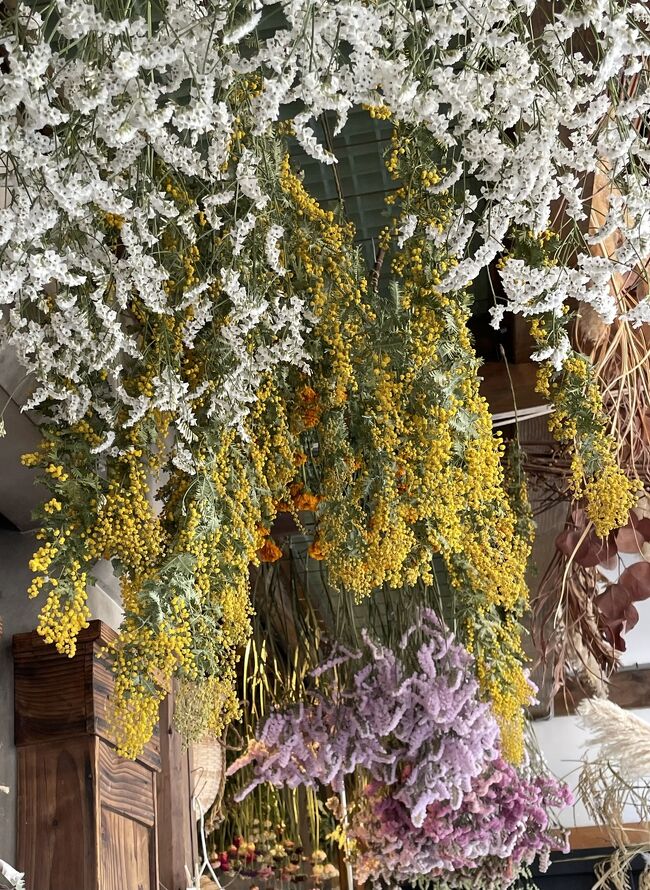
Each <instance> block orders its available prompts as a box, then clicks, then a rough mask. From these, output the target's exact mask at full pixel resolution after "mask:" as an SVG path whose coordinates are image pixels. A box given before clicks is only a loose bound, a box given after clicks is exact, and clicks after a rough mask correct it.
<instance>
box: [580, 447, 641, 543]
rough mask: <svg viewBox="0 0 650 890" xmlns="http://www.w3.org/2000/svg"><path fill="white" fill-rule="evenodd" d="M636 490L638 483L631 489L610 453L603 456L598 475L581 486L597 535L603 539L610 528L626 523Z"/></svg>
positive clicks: (634, 503)
mask: <svg viewBox="0 0 650 890" xmlns="http://www.w3.org/2000/svg"><path fill="white" fill-rule="evenodd" d="M637 488H638V489H642V485H641V483H637V486H636V487H635V485H634V483H633V482H632V481H631V480H630V479H628V477H627V476H626V475H625V473H624V472H623V470H622V469H621V468H620V467H619V466H618V464H617V463H616V461H615V460H614V457H613V455H612V454H611V452H610V454H609V455H606V456H605V457H604V460H603V466H602V468H601V470H600V472H599V473H597V474H596V475H595V476H594V477H593V478H592V479H591V480H590V481H589V482H587V484H586V485H585V487H584V497H585V500H586V502H587V508H586V509H587V516H588V517H589V519H590V520H591V521H592V522H593V524H594V530H595V532H596V534H597V535H599V536H600V537H601V538H605V537H607V535H608V534H609V533H610V531H612V529H615V528H620V527H621V526H623V525H625V524H626V523H627V521H628V518H629V515H630V510H631V509H632V508H633V507H634V506H635V505H636V502H637V497H638V493H639V492H638V491H637Z"/></svg>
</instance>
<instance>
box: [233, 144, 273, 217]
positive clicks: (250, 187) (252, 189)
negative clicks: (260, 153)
mask: <svg viewBox="0 0 650 890" xmlns="http://www.w3.org/2000/svg"><path fill="white" fill-rule="evenodd" d="M258 167H259V158H257V157H256V156H255V155H254V154H253V152H252V151H251V150H250V149H248V148H244V149H243V151H242V153H241V157H240V158H239V162H238V164H237V172H236V178H237V185H238V186H239V189H240V191H241V192H242V194H244V195H245V196H246V197H247V198H248V199H249V200H251V201H252V202H253V206H254V207H255V209H256V210H262V209H263V208H264V207H266V205H267V204H268V203H269V197H268V195H265V194H264V192H263V191H262V188H261V186H260V182H259V178H258Z"/></svg>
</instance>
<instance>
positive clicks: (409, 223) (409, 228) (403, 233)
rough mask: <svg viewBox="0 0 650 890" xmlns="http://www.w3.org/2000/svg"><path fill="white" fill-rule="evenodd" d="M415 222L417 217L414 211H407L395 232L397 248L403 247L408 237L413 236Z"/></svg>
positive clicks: (416, 222)
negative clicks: (396, 232)
mask: <svg viewBox="0 0 650 890" xmlns="http://www.w3.org/2000/svg"><path fill="white" fill-rule="evenodd" d="M417 224H418V218H417V216H416V215H415V214H414V213H409V214H407V215H406V217H404V219H403V220H402V223H401V225H400V227H399V231H398V234H397V246H398V247H399V248H402V247H404V245H405V244H406V242H407V241H408V240H409V238H412V237H413V235H414V234H415V229H416V227H417Z"/></svg>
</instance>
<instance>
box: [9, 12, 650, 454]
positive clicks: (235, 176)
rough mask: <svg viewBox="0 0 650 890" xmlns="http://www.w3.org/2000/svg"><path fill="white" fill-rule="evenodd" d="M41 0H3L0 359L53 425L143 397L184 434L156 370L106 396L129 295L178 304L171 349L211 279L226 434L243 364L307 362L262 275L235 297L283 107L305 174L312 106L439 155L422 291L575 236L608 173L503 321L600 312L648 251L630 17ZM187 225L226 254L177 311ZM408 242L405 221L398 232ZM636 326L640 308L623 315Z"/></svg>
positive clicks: (282, 304) (118, 368) (301, 335)
mask: <svg viewBox="0 0 650 890" xmlns="http://www.w3.org/2000/svg"><path fill="white" fill-rule="evenodd" d="M52 6H53V7H55V11H52V10H51V11H50V14H49V15H48V17H47V21H44V20H43V19H42V18H41V17H39V14H38V13H37V12H36V11H35V10H34V8H33V7H32V6H31V5H27V4H23V3H21V2H19V3H18V4H17V12H16V15H15V16H14V15H12V16H8V17H6V18H5V20H4V24H3V25H2V26H0V27H1V28H2V29H3V30H0V50H1V52H0V60H2V66H3V74H2V78H1V79H0V155H1V157H2V158H3V161H4V167H6V182H7V190H8V194H9V200H8V202H7V206H5V208H4V209H3V210H0V304H2V306H3V307H4V308H3V310H2V311H3V316H2V322H1V328H0V345H1V344H2V343H3V342H4V343H8V344H11V345H12V346H13V347H14V348H15V350H16V353H17V355H18V356H19V359H20V361H21V362H22V363H23V364H24V365H25V367H26V369H27V370H28V371H30V372H31V373H32V374H33V375H34V377H35V379H36V381H37V387H36V391H35V393H34V394H33V397H32V399H31V401H30V405H32V406H36V405H38V404H39V403H42V402H43V401H45V400H47V401H48V403H49V404H52V403H54V404H56V405H58V408H57V409H56V410H54V409H52V410H53V416H54V419H57V418H58V419H61V420H65V421H66V422H68V423H74V422H76V421H77V420H79V419H80V418H81V417H83V415H84V414H85V413H86V411H88V410H89V408H92V409H93V410H94V411H95V412H96V413H97V414H98V415H99V416H100V417H102V418H104V420H105V422H106V425H107V430H110V427H111V426H112V425H114V424H115V423H116V418H117V414H118V410H119V409H122V408H126V409H127V412H128V416H129V418H130V421H129V422H134V418H136V417H137V416H142V413H143V412H144V411H145V410H146V408H147V406H148V405H158V406H165V410H172V411H175V412H176V411H178V412H179V413H178V418H179V431H181V427H182V429H185V430H186V435H185V438H186V439H187V438H188V435H189V434H190V433H191V426H192V415H191V411H189V410H185V409H183V412H181V411H180V406H181V405H182V404H183V403H184V402H187V401H188V399H190V398H191V394H190V393H188V392H186V391H185V389H183V387H181V388H180V389H179V386H180V383H179V381H178V380H177V379H176V378H175V377H174V376H173V374H171V372H165V370H164V369H161V371H160V373H159V374H158V375H157V376H156V386H157V388H158V390H157V392H156V393H155V394H154V396H139V397H137V398H136V397H134V396H129V395H128V394H127V393H126V391H125V389H124V387H123V385H122V382H121V377H122V373H123V368H124V367H125V365H126V363H127V362H128V361H129V358H130V357H131V358H133V357H136V356H137V355H138V353H139V351H140V350H141V349H142V344H141V343H139V342H137V339H136V338H135V337H134V335H133V330H134V325H133V324H132V315H131V302H132V300H133V298H134V296H137V298H138V299H139V300H140V301H141V302H142V303H143V305H144V306H146V307H147V309H148V310H149V311H151V312H154V313H157V314H158V315H160V316H163V317H164V316H170V317H171V316H175V315H176V314H177V313H178V312H179V311H182V312H185V313H188V312H189V316H188V317H189V321H187V323H186V324H185V326H184V330H183V337H184V342H185V343H186V344H191V343H193V342H195V340H196V338H197V337H198V336H199V335H200V334H201V331H203V330H208V329H210V326H211V325H214V306H213V304H212V302H211V300H212V299H213V298H211V293H212V292H211V290H210V288H211V287H212V286H213V285H214V284H215V283H218V282H221V287H222V291H221V296H220V297H219V299H220V300H224V299H227V300H229V301H230V307H229V312H230V315H229V316H227V319H226V322H225V324H224V326H223V328H222V329H221V330H220V331H216V333H215V336H216V337H217V340H218V342H219V343H221V344H222V346H223V374H222V379H221V380H220V381H219V382H218V387H217V389H216V391H215V393H214V394H213V396H212V400H213V401H212V411H213V413H214V414H215V415H218V416H219V417H221V418H222V419H223V420H224V421H225V422H228V423H234V424H240V423H241V420H242V418H243V417H244V416H245V413H246V411H247V406H249V404H250V401H251V399H252V398H253V394H254V391H255V387H256V384H257V382H258V381H259V375H260V374H261V373H263V371H264V370H265V369H269V368H271V367H274V366H276V365H277V364H282V363H286V364H287V365H296V366H298V367H307V365H308V349H307V348H306V346H305V343H306V337H307V335H308V332H309V330H310V325H311V320H310V315H309V307H308V302H307V300H306V299H305V300H303V299H301V298H300V297H299V296H295V295H294V296H292V297H291V298H290V299H288V298H283V297H282V296H280V295H278V293H279V292H275V291H273V292H272V291H270V290H269V289H268V288H269V287H273V285H268V276H266V277H265V276H263V275H260V276H258V277H259V280H260V282H261V281H262V280H264V281H266V282H267V283H266V284H265V285H264V286H263V287H262V285H260V287H259V288H256V286H253V285H252V284H249V283H247V284H246V285H244V284H243V280H244V275H243V273H244V270H247V269H248V270H250V268H251V265H252V264H251V261H250V257H249V252H250V251H251V250H252V246H251V245H252V244H253V242H259V240H260V238H261V242H262V246H263V247H262V249H263V253H264V255H265V257H266V264H267V268H268V271H269V272H270V273H271V278H274V279H275V281H276V282H277V281H278V277H279V278H281V279H282V278H283V275H284V272H285V269H284V266H283V264H282V262H281V254H280V250H279V248H278V241H279V240H280V239H281V238H282V235H283V229H282V226H281V219H280V218H276V217H275V216H274V209H273V207H274V205H273V202H272V200H271V196H270V195H269V193H268V191H267V190H265V187H264V175H265V173H264V171H265V169H266V162H267V160H268V158H267V155H266V154H265V153H266V152H267V150H268V146H269V141H268V135H269V129H270V127H271V125H272V124H274V123H276V122H277V121H278V120H280V119H281V118H282V117H286V116H287V115H288V114H289V113H293V114H294V128H295V132H296V136H297V139H298V141H299V143H300V144H301V146H302V147H303V149H304V150H305V151H306V152H307V153H309V154H310V155H311V156H312V157H314V158H315V159H317V160H318V161H320V162H322V163H333V162H334V161H335V158H334V157H333V156H332V155H331V154H330V153H329V152H328V151H327V150H326V148H325V147H323V146H321V145H320V144H319V143H318V140H317V139H316V137H315V134H314V129H313V121H314V120H315V119H316V118H317V117H318V116H319V115H321V114H322V113H324V112H330V113H333V114H334V115H335V116H336V118H337V128H336V132H339V131H340V130H341V128H342V127H343V126H344V125H345V122H346V118H347V115H348V113H349V111H350V110H351V109H352V108H353V107H356V106H358V105H360V104H362V103H366V104H371V105H383V106H386V107H387V108H389V109H390V111H391V112H392V114H393V116H394V118H395V119H396V120H398V121H404V122H407V123H409V124H413V125H420V126H422V127H423V128H426V130H427V131H428V132H429V133H430V134H432V135H433V136H434V137H435V138H436V139H437V140H438V141H439V143H440V145H441V146H443V147H444V149H445V151H446V153H447V167H448V169H449V170H451V171H452V173H451V174H450V176H449V177H448V181H447V182H446V183H445V185H446V186H447V187H454V183H459V182H462V183H463V188H464V189H465V191H464V196H461V197H460V198H459V199H458V200H457V201H456V204H455V208H456V209H455V211H454V212H453V213H452V214H451V218H450V220H449V223H448V226H447V228H446V230H445V231H443V232H440V231H436V232H430V236H431V237H433V238H435V239H436V240H437V241H439V242H440V241H441V240H443V239H446V241H447V243H448V246H449V249H450V250H451V251H452V253H454V254H456V256H457V257H458V260H459V262H458V264H457V265H456V266H455V267H453V268H452V269H451V270H450V272H449V273H448V275H447V276H446V278H445V279H444V281H443V284H442V287H443V288H446V289H447V290H452V289H455V288H459V287H461V286H464V285H465V284H466V283H467V282H468V281H470V280H471V279H472V278H474V277H475V275H476V274H477V273H478V272H479V271H480V270H481V268H483V267H485V266H486V265H487V264H488V263H490V262H491V261H492V260H493V259H494V258H495V256H497V255H498V254H499V253H500V252H501V251H502V250H503V248H504V243H505V241H506V239H507V237H508V233H509V232H510V231H511V230H512V228H513V227H525V228H526V229H529V230H532V231H533V232H534V233H540V232H542V231H543V230H544V229H546V228H547V227H548V226H549V225H550V224H551V223H552V222H553V220H554V218H557V216H558V214H561V215H562V216H563V217H564V219H565V221H568V223H569V224H570V225H571V226H573V231H574V235H575V237H576V238H578V235H579V233H580V232H581V231H582V232H584V229H585V220H586V219H587V218H588V212H589V207H588V203H587V202H586V201H585V198H584V190H585V184H586V183H587V182H588V180H589V177H590V176H593V175H594V173H596V172H597V171H598V172H600V173H602V172H603V170H605V171H607V174H608V176H609V177H610V179H611V180H612V181H615V183H616V195H615V197H614V198H612V201H611V202H610V203H611V208H610V213H609V216H608V219H607V220H606V221H605V222H604V224H603V226H602V228H601V230H600V231H598V232H595V233H592V234H591V235H590V236H588V237H587V238H586V237H585V236H584V235H579V243H576V247H575V250H574V251H573V253H574V254H575V252H576V251H577V256H578V262H577V265H574V266H573V267H572V268H569V267H555V268H553V269H549V270H543V271H541V272H540V271H539V270H533V269H530V268H525V267H524V266H523V265H522V264H521V263H518V262H515V261H511V262H509V263H508V264H507V265H506V268H505V269H504V287H505V291H506V295H507V307H506V308H507V309H509V310H511V311H515V312H523V313H525V314H531V313H535V312H539V311H540V310H541V308H542V307H545V308H546V309H553V310H554V311H559V310H560V307H561V306H562V304H563V303H564V302H565V301H566V300H567V299H570V298H574V299H575V298H577V299H580V300H586V301H588V302H590V303H591V304H592V305H593V306H594V307H595V308H596V309H597V310H598V311H599V312H600V313H601V315H602V316H603V318H605V319H606V320H608V321H611V319H612V317H613V316H614V314H615V312H616V305H615V302H614V300H613V298H612V296H611V294H610V293H609V288H608V280H609V278H610V277H611V274H612V271H613V269H614V267H615V268H616V271H617V272H618V273H620V274H625V273H626V272H628V271H629V272H631V271H632V270H634V269H635V268H636V267H637V266H638V264H639V258H644V257H647V256H648V253H649V251H650V216H649V213H648V211H649V206H650V190H649V187H648V183H649V177H648V169H649V167H650V149H649V148H648V142H647V128H646V124H647V115H648V111H649V110H650V77H649V73H648V59H649V39H648V32H649V28H650V15H649V14H648V10H647V7H646V5H645V4H643V3H628V2H625V0H567V2H566V3H565V4H563V6H562V7H561V8H558V7H554V5H552V4H548V3H546V2H538V3H536V2H535V0H432V2H431V3H428V4H424V5H423V6H422V7H421V8H417V9H416V8H414V7H413V5H412V3H411V2H410V0H381V2H375V0H320V2H318V3H315V2H313V0H280V2H279V3H278V4H271V3H270V2H268V0H249V2H246V3H242V2H239V0H231V2H225V3H221V4H212V5H209V6H208V7H206V5H205V4H203V3H201V2H198V0H167V2H165V3H163V4H162V6H163V10H164V15H163V17H162V20H161V21H159V22H147V21H145V20H144V19H141V18H138V17H132V18H129V19H128V20H122V19H121V17H120V14H119V10H121V9H123V8H124V7H123V5H122V4H117V3H115V4H114V9H112V4H111V2H110V0H107V2H104V3H103V4H102V5H101V8H102V12H100V11H98V8H97V7H96V6H95V5H93V4H92V3H87V2H83V0H56V3H54V4H52ZM276 7H281V9H280V10H279V11H278V10H277V9H276ZM279 13H281V14H279ZM57 16H58V18H57ZM274 22H278V23H279V24H277V25H276V26H275V27H273V23H274ZM254 31H256V39H255V41H252V40H251V39H250V37H251V35H252V33H253V32H254ZM259 73H262V74H263V76H262V77H261V78H259V85H258V91H257V93H256V94H255V96H254V98H253V99H252V102H251V106H252V112H251V114H252V121H251V122H250V130H251V132H252V134H253V137H254V138H253V139H252V140H251V143H250V147H248V148H246V149H245V150H244V151H243V153H242V155H241V157H240V160H239V162H238V164H237V166H236V170H234V171H231V172H227V171H228V169H229V168H228V164H227V161H228V157H229V146H230V144H231V139H232V138H233V134H234V132H235V130H236V128H237V127H238V126H239V124H238V121H237V110H236V108H235V106H234V104H233V100H232V96H233V94H234V93H235V92H236V89H235V87H236V85H237V84H238V83H240V82H241V80H242V79H243V78H246V77H254V76H255V75H256V74H259ZM613 96H616V97H617V100H616V101H613V100H612V97H613ZM296 108H299V109H300V110H299V112H298V113H297V115H296V112H295V109H296ZM644 120H645V121H646V124H644V123H643V122H644ZM159 163H162V164H164V165H166V168H167V169H171V170H174V171H178V173H179V174H181V175H183V176H186V177H192V178H193V180H194V181H196V182H200V183H201V189H200V190H201V192H202V194H203V198H202V199H201V201H200V202H199V203H195V204H194V205H193V206H190V207H188V208H187V210H184V211H183V212H181V211H180V210H179V207H178V205H177V203H175V202H174V201H173V200H172V199H171V198H170V196H169V195H168V194H167V193H166V191H165V190H164V189H163V187H162V185H161V182H160V177H159V174H158V172H157V165H158V164H159ZM199 211H201V212H203V213H204V214H205V217H206V219H207V221H208V223H209V224H210V226H212V227H213V228H214V229H215V230H216V231H220V232H221V234H223V235H228V238H227V239H225V240H224V242H223V243H227V244H229V245H230V247H229V250H230V254H229V255H228V256H225V255H224V256H222V257H221V261H220V266H219V267H220V268H221V269H222V272H221V273H220V274H219V275H214V276H213V277H212V278H211V279H210V280H207V279H206V281H204V282H202V285H203V286H197V287H194V288H190V289H189V290H188V291H187V292H186V293H185V295H184V299H183V302H182V305H179V304H176V303H174V302H173V301H172V300H171V299H170V296H169V293H168V290H167V289H166V287H165V282H166V281H167V280H168V278H169V274H170V273H169V269H168V268H167V266H166V265H165V263H164V261H163V259H162V255H163V253H164V251H163V249H162V243H163V238H164V235H165V232H166V231H168V230H169V229H171V227H176V228H178V229H179V230H180V231H181V232H183V233H185V236H186V237H187V238H188V239H190V240H191V238H192V231H193V228H192V225H191V220H192V219H193V217H194V215H195V214H196V213H198V212H199ZM106 215H112V216H114V217H119V219H120V220H121V227H120V231H119V238H120V249H119V250H116V249H115V244H112V243H109V239H108V238H107V237H106V236H104V235H103V234H102V232H103V231H105V226H99V225H98V220H99V219H100V218H104V217H105V216H106ZM581 227H582V228H581ZM412 228H414V225H412V221H411V220H410V218H409V219H407V220H406V222H405V226H404V229H403V231H402V233H401V238H403V239H406V238H407V237H409V235H410V234H411V229H412ZM614 230H617V231H618V232H619V238H618V247H617V249H616V252H615V254H614V255H612V256H610V257H609V258H608V259H602V260H598V261H597V260H594V259H593V258H591V255H590V253H589V247H590V245H589V243H587V241H588V240H592V241H597V240H598V239H601V240H602V239H604V238H605V237H606V236H607V234H608V233H610V232H612V231H614ZM575 233H578V234H575ZM219 267H218V268H219ZM283 280H285V279H283ZM649 316H650V313H649V312H648V310H647V308H646V307H644V306H642V307H639V308H638V309H637V310H635V314H634V315H633V320H634V321H635V322H637V323H641V322H642V321H645V320H646V319H647V317H649ZM253 328H255V330H256V332H257V334H259V337H258V338H257V342H258V343H259V345H258V347H256V350H255V352H254V354H253V355H251V353H250V351H249V349H248V347H247V346H246V345H245V343H244V341H245V340H246V337H247V336H248V335H249V334H250V333H251V331H252V330H253ZM186 386H187V384H184V387H186ZM134 399H135V402H134ZM106 441H107V443H108V442H110V441H111V438H110V435H107V439H106ZM107 447H108V446H107Z"/></svg>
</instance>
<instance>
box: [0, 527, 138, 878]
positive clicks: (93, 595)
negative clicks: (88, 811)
mask: <svg viewBox="0 0 650 890" xmlns="http://www.w3.org/2000/svg"><path fill="white" fill-rule="evenodd" d="M35 543H36V539H35V535H34V533H31V532H26V533H20V532H12V531H3V530H0V618H1V619H2V621H3V625H4V633H3V636H2V639H0V785H8V786H9V788H10V793H9V794H3V793H0V859H4V860H6V861H7V862H10V863H12V862H15V846H16V749H15V747H14V741H13V733H14V725H13V724H14V721H13V714H14V702H13V663H12V659H11V638H12V636H13V635H14V634H18V633H25V632H27V631H31V630H33V629H34V628H35V627H36V624H37V618H38V610H39V606H40V603H39V601H38V600H36V601H34V600H30V599H29V598H28V596H27V587H28V585H29V583H30V580H31V578H32V575H31V572H30V571H29V566H28V563H29V559H30V557H31V555H32V551H33V550H34V545H35ZM106 569H107V567H106V565H104V566H103V567H100V568H99V571H98V572H97V575H98V577H99V580H98V586H96V587H94V588H92V589H91V590H90V592H89V596H88V601H89V605H90V609H91V612H92V615H93V618H99V619H100V620H102V621H104V622H106V624H109V625H110V626H111V627H117V626H118V625H119V623H120V620H121V610H120V607H119V606H118V604H117V602H116V598H117V590H116V585H115V582H114V580H113V579H112V578H111V577H110V573H109V572H108V571H106Z"/></svg>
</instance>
